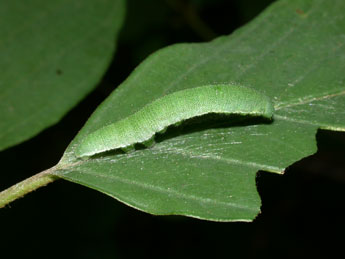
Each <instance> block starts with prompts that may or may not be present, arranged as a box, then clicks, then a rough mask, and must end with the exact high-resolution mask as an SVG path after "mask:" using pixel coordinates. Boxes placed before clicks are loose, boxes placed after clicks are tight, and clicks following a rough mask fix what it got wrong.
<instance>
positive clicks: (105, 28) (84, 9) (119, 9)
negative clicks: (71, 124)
mask: <svg viewBox="0 0 345 259" xmlns="http://www.w3.org/2000/svg"><path fill="white" fill-rule="evenodd" d="M123 15H124V4H123V1H122V0H115V1H114V0H112V1H110V0H101V1H91V0H77V1H67V0H58V1H44V0H32V1H29V2H28V1H22V0H21V1H1V2H0V24H1V26H0V35H1V40H0V71H1V79H0V116H1V121H0V150H2V149H5V148H7V147H10V146H12V145H15V144H17V143H19V142H22V141H24V140H26V139H28V138H30V137H32V136H34V135H36V134H37V133H39V132H40V131H41V130H43V129H44V128H46V127H48V126H50V125H52V124H54V123H56V122H57V121H58V120H59V119H61V117H62V116H63V115H64V114H65V113H66V112H67V111H68V110H69V109H71V108H72V107H73V106H75V105H76V104H77V103H78V102H79V101H80V100H81V99H82V98H84V97H85V95H86V94H87V93H89V92H90V91H91V90H92V88H93V87H95V86H96V84H97V83H98V82H99V80H100V78H101V76H102V75H103V73H104V72H105V70H106V69H107V67H108V65H109V62H110V60H111V58H112V55H113V52H114V48H115V44H114V43H115V39H116V35H117V33H118V31H119V28H120V25H121V23H122V20H123Z"/></svg>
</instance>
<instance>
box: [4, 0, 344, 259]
mask: <svg viewBox="0 0 345 259" xmlns="http://www.w3.org/2000/svg"><path fill="white" fill-rule="evenodd" d="M270 2H272V1H270V0H261V1H260V0H231V1H230V0H194V1H192V0H190V1H183V0H167V1H163V0H162V1H157V0H145V1H138V0H131V1H128V9H127V17H126V20H125V24H124V27H123V29H122V33H121V35H120V38H119V41H118V48H117V51H116V54H115V56H114V59H113V63H112V64H111V66H110V68H109V70H108V71H107V73H106V74H105V76H104V78H103V80H102V82H101V83H100V84H99V85H98V87H97V89H95V91H94V92H92V93H91V94H90V95H89V96H88V97H87V98H86V99H85V100H83V101H82V102H81V103H80V104H79V105H78V106H77V107H75V108H74V109H73V110H72V111H70V112H69V113H68V114H67V115H66V116H65V117H64V118H63V120H62V121H61V122H60V123H59V124H57V125H55V126H53V127H51V128H49V129H47V130H45V131H44V132H42V133H41V134H39V135H38V136H36V137H35V138H33V139H30V140H28V141H26V142H25V143H22V144H20V145H17V146H15V147H12V148H10V149H8V150H6V151H4V152H1V153H0V163H1V168H2V169H1V171H2V172H1V174H0V190H2V189H5V188H7V187H9V186H11V185H12V184H15V183H17V182H18V181H21V180H23V179H25V178H27V177H30V176H31V175H33V174H35V173H37V172H39V171H41V170H44V169H47V168H49V167H51V166H53V165H55V164H56V163H57V162H58V160H59V159H60V157H61V155H62V154H63V152H64V150H65V148H66V147H67V145H68V144H69V142H70V141H71V140H72V138H73V137H74V136H75V134H77V132H78V130H79V129H80V128H81V127H82V125H83V124H84V122H85V121H86V119H87V118H88V116H89V115H90V114H91V113H92V111H93V110H94V109H95V108H96V107H97V105H98V104H99V103H101V102H102V100H104V99H105V98H106V96H107V95H109V94H110V93H111V91H112V90H113V89H114V87H115V86H117V85H118V84H120V83H121V82H122V81H123V80H124V79H125V78H126V77H127V76H128V75H129V73H130V72H131V71H132V70H133V68H134V67H136V66H137V65H138V64H139V63H140V62H141V61H142V60H143V59H145V57H147V55H149V54H150V53H152V52H154V51H155V50H157V49H160V48H162V47H164V46H168V45H171V44H173V43H177V42H202V41H207V40H210V39H212V38H214V37H217V36H218V35H223V34H229V33H231V32H232V31H233V30H234V29H236V28H237V27H239V26H241V25H244V24H245V23H246V22H248V21H250V20H251V19H252V18H253V17H255V16H256V15H257V14H258V13H260V12H261V11H262V10H263V9H264V8H265V7H266V6H267V5H268V4H269V3H270ZM316 138H317V143H318V147H319V151H318V152H317V153H316V154H315V155H313V156H311V157H308V158H305V159H303V160H302V161H299V162H297V163H295V164H294V165H292V166H291V167H289V168H288V169H287V170H286V173H285V175H277V174H271V173H267V172H259V173H258V175H257V186H258V190H259V193H260V195H261V198H262V212H261V214H260V215H258V217H257V218H256V219H255V220H254V222H253V223H215V222H208V221H201V220H197V219H191V218H186V217H177V216H174V217H167V216H165V217H163V216H152V215H149V214H145V213H143V212H140V211H137V210H134V209H132V208H129V207H127V206H125V205H123V204H121V203H119V202H117V201H116V200H114V199H112V198H110V197H108V196H106V195H104V194H101V193H99V192H97V191H94V190H91V189H88V188H86V187H83V186H80V185H78V184H74V183H70V182H67V181H63V180H60V181H57V182H55V183H53V184H51V185H49V186H47V187H45V188H41V189H39V190H37V191H36V192H34V193H31V194H29V195H27V196H26V197H25V198H23V199H20V200H17V201H15V202H14V203H12V204H11V205H10V206H8V207H7V208H5V209H1V210H0V257H1V258H22V257H25V258H31V257H32V258H61V257H65V258H133V257H139V256H148V257H157V258H158V257H160V258H184V257H199V256H205V255H208V256H212V257H215V258H219V257H235V258H238V257H251V258H257V257H263V256H265V257H278V258H281V257H292V256H294V257H295V256H319V255H325V256H330V255H331V254H335V253H336V252H340V256H341V255H343V249H342V245H343V244H344V241H345V237H344V233H345V224H344V220H343V210H344V208H345V163H344V160H345V149H344V147H345V134H344V133H337V132H328V131H321V130H320V131H319V132H318V134H317V136H316Z"/></svg>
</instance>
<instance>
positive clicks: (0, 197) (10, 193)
mask: <svg viewBox="0 0 345 259" xmlns="http://www.w3.org/2000/svg"><path fill="white" fill-rule="evenodd" d="M54 170H55V167H52V168H49V169H47V170H45V171H42V172H40V173H38V174H36V175H34V176H31V177H30V178H27V179H25V180H24V181H22V182H19V183H17V184H15V185H13V186H11V187H10V188H8V189H6V190H4V191H2V192H0V208H2V207H4V206H6V205H7V204H9V203H10V202H12V201H14V200H16V199H19V198H21V197H23V196H24V195H25V194H27V193H29V192H32V191H34V190H36V189H38V188H40V187H42V186H45V185H47V184H48V183H51V182H53V181H55V180H57V179H59V177H57V176H55V175H52V174H51V172H52V171H54Z"/></svg>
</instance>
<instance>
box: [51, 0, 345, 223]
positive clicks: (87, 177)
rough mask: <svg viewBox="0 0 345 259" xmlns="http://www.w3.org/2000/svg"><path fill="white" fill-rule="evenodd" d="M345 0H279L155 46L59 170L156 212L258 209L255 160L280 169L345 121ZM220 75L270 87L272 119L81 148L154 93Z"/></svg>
mask: <svg viewBox="0 0 345 259" xmlns="http://www.w3.org/2000/svg"><path fill="white" fill-rule="evenodd" d="M343 10H345V2H344V1H343V0H334V1H332V4H331V5H330V4H329V2H328V1H324V0H313V1H310V0H293V1H291V0H282V1H278V2H276V3H274V4H273V5H271V6H270V7H269V8H267V9H266V10H265V11H264V12H263V13H262V14H261V15H260V16H259V17H257V18H256V19H255V20H253V21H252V22H251V23H249V24H248V25H246V26H244V27H243V28H241V29H239V30H237V31H235V32H234V33H233V34H232V35H230V36H224V37H220V38H218V39H216V40H214V41H212V42H210V43H203V44H178V45H174V46H171V47H168V48H165V49H163V50H161V51H158V52H157V53H155V54H154V55H152V56H151V57H149V58H148V59H147V60H146V61H144V62H143V63H142V64H141V65H140V66H139V67H138V68H137V69H136V70H135V71H134V72H133V73H132V74H131V76H130V77H129V78H128V79H127V80H126V81H125V82H124V83H123V84H122V85H121V86H120V87H119V88H118V89H117V90H116V91H114V93H113V94H112V95H111V96H110V97H109V98H108V99H107V100H106V101H104V103H103V104H102V105H100V107H99V108H98V109H97V110H96V112H95V113H94V114H93V115H92V116H91V118H90V119H89V121H88V122H87V123H86V125H85V126H84V127H83V129H82V130H81V131H80V133H79V134H78V136H77V137H76V138H75V140H74V141H73V142H72V143H71V145H70V146H69V148H68V149H67V151H66V153H65V155H64V157H63V159H62V160H61V162H60V166H61V167H65V169H61V170H60V171H59V172H57V175H58V176H60V177H63V178H65V179H67V180H71V181H73V182H77V183H80V184H83V185H86V186H89V187H91V188H94V189H96V190H99V191H101V192H104V193H105V194H107V195H110V196H112V197H114V198H116V199H118V200H120V201H122V202H124V203H126V204H128V205H129V206H132V207H135V208H137V209H140V210H143V211H146V212H149V213H153V214H180V215H188V216H191V217H196V218H202V219H208V220H219V221H233V220H252V219H253V218H254V217H255V216H256V215H257V213H258V212H259V211H260V197H259V195H258V193H257V190H256V185H255V176H256V172H257V171H258V170H266V171H269V172H276V173H282V172H283V171H284V169H285V168H286V167H287V166H289V165H290V164H292V163H293V162H295V161H297V160H299V159H301V158H303V157H305V156H308V155H310V154H313V153H314V152H315V151H316V141H315V133H316V131H317V129H318V128H319V127H322V128H326V129H337V130H345V121H344V118H345V117H344V96H345V74H344V73H343V71H344V70H345V65H344V60H345V51H344V50H343V47H344V43H345V31H344V28H345V15H344V12H343ZM224 82H232V83H234V84H241V85H244V86H247V87H252V88H255V89H256V90H258V91H260V92H262V93H265V94H266V95H268V96H269V97H270V98H271V99H272V100H273V101H274V104H275V109H276V113H275V115H274V121H273V123H271V124H265V123H259V122H253V121H245V122H246V123H243V122H242V123H235V124H233V125H230V126H228V127H224V126H223V127H209V125H206V127H205V126H204V127H199V126H198V128H196V129H195V128H193V127H192V129H190V128H188V127H186V128H182V129H172V130H171V131H170V133H169V132H168V133H167V134H166V135H163V136H158V141H157V143H156V145H155V146H153V147H152V148H146V149H139V150H136V151H135V152H132V153H127V154H114V153H109V154H103V155H101V156H97V157H94V158H92V159H89V160H85V161H83V160H78V159H76V158H75V156H74V149H75V147H76V146H77V145H78V143H79V142H80V140H81V139H82V138H83V137H84V136H86V135H87V134H90V133H91V132H93V131H95V130H96V129H98V128H100V127H102V126H104V125H108V124H110V123H113V122H115V121H118V120H120V119H122V118H125V117H127V116H129V115H130V114H132V113H134V112H135V111H137V110H138V109H140V108H142V107H143V106H144V105H146V104H147V103H149V102H151V101H152V100H155V99H157V98H158V97H161V96H163V95H165V94H168V93H171V92H175V91H177V90H180V89H185V88H191V87H196V86H200V85H206V84H210V83H224Z"/></svg>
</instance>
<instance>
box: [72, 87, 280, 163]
mask: <svg viewBox="0 0 345 259" xmlns="http://www.w3.org/2000/svg"><path fill="white" fill-rule="evenodd" d="M273 111H274V108H273V105H272V102H271V101H270V99H269V98H268V97H267V96H266V95H263V94H261V93H259V92H257V91H255V90H253V89H251V88H247V87H243V86H235V85H229V84H221V85H207V86H201V87H196V88H190V89H186V90H181V91H177V92H174V93H172V94H168V95H166V96H163V97H161V98H159V99H157V100H155V101H153V102H152V103H150V104H148V105H146V106H144V107H143V108H142V109H141V110H139V111H137V112H136V113H134V114H132V115H130V116H128V117H127V118H124V119H122V120H120V121H117V122H115V123H112V124H110V125H107V126H105V127H102V128H100V129H98V130H96V131H94V132H92V133H91V134H89V135H87V136H86V137H85V138H84V139H82V141H81V143H80V144H79V146H77V147H76V150H75V154H76V156H77V157H85V156H92V155H95V154H98V153H101V152H105V151H108V150H113V149H118V148H121V149H124V150H126V149H127V148H130V147H133V146H134V144H136V143H145V142H148V141H150V140H152V139H153V137H154V135H155V134H156V133H158V132H162V131H164V130H165V129H166V128H167V127H168V126H170V125H174V124H177V123H180V122H182V121H184V120H187V119H190V118H193V117H197V116H202V115H205V114H209V113H215V114H240V115H251V116H262V117H265V118H269V119H270V118H272V116H273Z"/></svg>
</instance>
